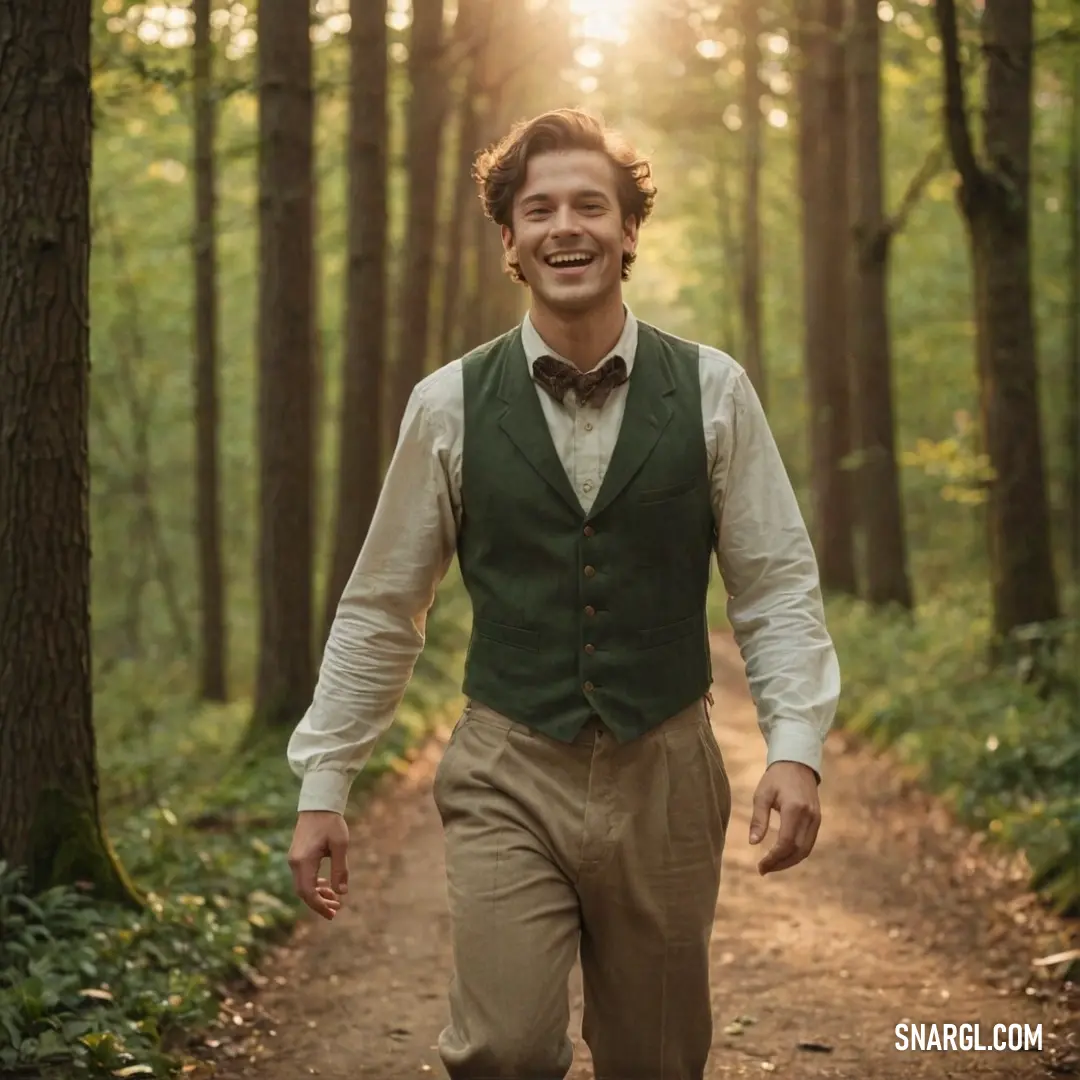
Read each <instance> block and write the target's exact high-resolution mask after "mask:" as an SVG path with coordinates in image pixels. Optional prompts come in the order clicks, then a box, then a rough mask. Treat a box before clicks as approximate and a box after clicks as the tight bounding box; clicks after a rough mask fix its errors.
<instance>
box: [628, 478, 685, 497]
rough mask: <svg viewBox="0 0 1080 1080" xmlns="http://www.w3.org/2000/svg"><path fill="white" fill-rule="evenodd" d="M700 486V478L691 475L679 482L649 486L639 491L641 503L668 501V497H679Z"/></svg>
mask: <svg viewBox="0 0 1080 1080" xmlns="http://www.w3.org/2000/svg"><path fill="white" fill-rule="evenodd" d="M697 486H698V478H697V477H696V476H691V477H689V478H688V479H686V480H680V481H679V482H678V483H677V484H665V485H664V486H663V487H658V488H649V489H647V490H645V491H642V492H639V493H638V497H637V501H638V502H639V503H658V502H667V500H668V499H677V498H678V497H679V496H680V495H685V494H687V492H690V491H693V490H694V488H696V487H697Z"/></svg>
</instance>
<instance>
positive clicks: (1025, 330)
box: [935, 0, 1058, 654]
mask: <svg viewBox="0 0 1080 1080" xmlns="http://www.w3.org/2000/svg"><path fill="white" fill-rule="evenodd" d="M935 10H936V14H937V18H938V24H939V28H940V32H941V43H942V60H943V64H944V84H945V95H944V124H945V133H946V138H947V142H948V146H949V150H950V153H951V155H952V159H953V164H954V165H955V167H956V171H957V173H958V174H959V176H960V187H959V194H958V199H959V204H960V209H961V211H962V213H963V216H964V221H965V223H966V226H967V232H968V237H969V241H970V248H971V266H972V275H973V278H974V288H975V339H976V344H975V352H976V369H977V374H978V379H979V392H980V421H981V431H982V437H983V440H984V442H985V448H986V453H987V456H988V458H989V461H990V467H991V470H992V472H993V479H992V480H991V481H990V482H989V485H988V514H987V524H988V531H989V550H990V569H991V587H992V596H993V608H994V630H995V632H996V634H997V636H998V639H999V642H998V643H999V646H1000V645H1001V644H1003V639H1004V638H1006V637H1007V635H1009V634H1010V633H1011V632H1012V631H1013V630H1015V629H1017V628H1018V627H1021V626H1024V625H1027V624H1031V623H1040V622H1047V621H1050V620H1053V619H1056V618H1057V615H1058V598H1057V582H1056V579H1055V573H1054V566H1053V560H1052V556H1051V545H1050V519H1049V509H1048V505H1047V495H1046V480H1045V470H1044V465H1043V450H1042V430H1041V418H1040V415H1039V377H1038V361H1037V356H1036V342H1035V326H1034V316H1033V311H1032V301H1031V245H1030V231H1031V227H1030V212H1031V207H1030V185H1031V109H1032V63H1033V51H1032V37H1033V27H1032V23H1033V12H1032V3H1031V0H986V5H985V8H984V10H983V13H982V16H981V19H980V22H981V36H982V52H983V55H984V56H985V63H986V72H985V90H984V94H985V103H984V110H983V142H984V144H985V147H986V152H985V157H984V158H983V159H982V160H980V159H979V157H978V156H976V151H975V147H974V144H973V140H972V137H971V131H970V129H969V127H968V118H967V106H966V100H965V99H966V95H965V90H964V77H963V71H962V69H961V59H960V42H959V33H958V27H957V18H956V5H955V0H939V3H938V5H937V7H936V9H935ZM998 652H999V654H1000V649H999V650H998Z"/></svg>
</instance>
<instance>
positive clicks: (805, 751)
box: [765, 720, 822, 784]
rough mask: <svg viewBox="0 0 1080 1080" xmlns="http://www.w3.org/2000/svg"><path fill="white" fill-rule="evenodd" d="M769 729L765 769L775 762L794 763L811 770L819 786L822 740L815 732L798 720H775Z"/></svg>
mask: <svg viewBox="0 0 1080 1080" xmlns="http://www.w3.org/2000/svg"><path fill="white" fill-rule="evenodd" d="M770 727H771V730H770V731H769V736H768V746H769V752H768V756H767V758H766V762H765V767H766V768H768V767H769V766H770V765H772V764H773V763H774V762H777V761H796V762H798V763H799V764H800V765H806V766H808V767H809V768H811V769H813V770H814V773H815V775H816V776H817V779H818V783H819V784H820V783H821V759H822V739H821V736H820V735H818V733H817V731H816V730H815V729H814V728H812V727H811V726H810V725H809V724H806V723H803V722H802V721H799V720H776V721H774V722H773V723H772V725H770Z"/></svg>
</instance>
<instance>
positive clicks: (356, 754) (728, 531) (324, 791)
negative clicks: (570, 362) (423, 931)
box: [288, 309, 840, 812]
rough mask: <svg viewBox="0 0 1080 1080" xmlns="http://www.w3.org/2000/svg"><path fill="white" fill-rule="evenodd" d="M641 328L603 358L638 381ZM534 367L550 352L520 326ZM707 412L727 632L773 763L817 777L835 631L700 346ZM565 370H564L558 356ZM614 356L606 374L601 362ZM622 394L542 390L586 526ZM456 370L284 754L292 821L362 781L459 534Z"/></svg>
mask: <svg viewBox="0 0 1080 1080" xmlns="http://www.w3.org/2000/svg"><path fill="white" fill-rule="evenodd" d="M637 334H638V324H637V320H636V319H635V317H634V315H633V313H632V312H631V311H629V309H627V312H626V320H625V324H624V327H623V332H622V335H621V337H620V339H619V341H618V343H617V344H616V346H615V347H614V348H613V349H612V350H611V352H610V353H609V354H608V356H611V355H615V354H616V353H617V354H619V355H621V356H622V357H623V358H624V359H625V361H626V365H627V369H628V371H629V372H630V376H631V378H632V377H633V366H634V356H635V352H636V350H637ZM522 343H523V345H524V350H525V356H526V360H527V362H528V363H529V365H530V371H531V366H532V364H533V362H534V361H535V360H536V358H537V357H539V356H541V355H543V354H549V355H557V354H556V353H555V352H554V350H552V349H550V348H548V347H547V346H546V345H545V343H544V342H543V340H542V339H541V338H540V335H539V334H538V333H537V331H536V329H535V327H534V326H533V324H532V321H531V320H530V318H529V317H528V316H526V317H525V318H524V320H523V322H522ZM698 352H699V357H700V379H701V405H702V416H703V420H704V432H705V444H706V450H707V454H708V468H709V475H710V477H711V487H712V499H713V507H714V513H715V517H716V523H717V531H718V543H717V551H716V554H717V565H718V567H719V570H720V573H721V576H722V578H723V581H724V585H725V586H726V589H727V593H728V608H727V614H728V619H729V621H730V623H731V625H732V629H733V631H734V633H735V638H736V641H737V642H738V645H739V648H740V650H741V652H742V656H743V660H744V662H745V664H746V670H747V677H748V680H749V684H750V689H751V692H752V694H753V697H754V700H755V702H756V704H757V710H758V722H759V724H760V727H761V731H762V734H763V735H764V738H765V742H766V748H767V756H766V761H767V764H771V763H772V762H775V761H797V762H802V763H804V764H806V765H809V766H810V767H811V768H812V769H814V770H815V771H816V772H817V773H818V775H819V776H820V772H821V758H822V746H823V744H824V741H825V737H826V735H827V733H828V731H829V728H830V727H831V725H832V722H833V717H834V715H835V711H836V704H837V701H838V698H839V690H840V673H839V665H838V662H837V657H836V653H835V650H834V648H833V643H832V640H831V638H830V636H829V634H828V632H827V630H826V627H825V621H824V611H823V606H822V601H821V594H820V589H819V580H818V569H817V562H816V559H815V556H814V552H813V549H812V547H811V544H810V538H809V535H808V533H807V529H806V527H805V525H804V522H803V518H802V514H801V512H800V509H799V506H798V503H797V501H796V498H795V493H794V491H793V490H792V486H791V483H790V481H789V479H788V476H787V473H786V471H785V469H784V466H783V462H782V461H781V458H780V453H779V450H778V449H777V446H776V443H775V441H774V439H773V436H772V433H771V431H770V429H769V426H768V424H767V423H766V419H765V414H764V412H763V410H762V407H761V404H760V401H759V399H758V397H757V394H756V393H755V392H754V389H753V387H752V385H751V383H750V380H749V379H748V377H747V375H746V372H745V371H744V370H743V369H742V368H741V367H740V366H739V365H738V364H737V363H735V361H734V360H732V359H731V357H729V356H727V355H726V354H725V353H722V352H720V351H718V350H716V349H712V348H709V347H708V346H705V345H699V346H698ZM560 359H562V358H561V357H560ZM606 359H607V356H605V357H603V358H602V359H601V360H600V363H603V361H604V360H606ZM627 385H628V384H627V383H624V384H622V385H621V386H618V387H616V388H615V390H614V391H613V392H612V393H611V394H610V395H609V397H608V398H607V400H606V401H605V402H604V403H603V405H602V406H601V407H600V408H596V407H595V406H593V405H588V406H579V405H578V404H577V402H576V401H575V399H574V395H573V391H571V392H570V393H569V394H568V395H567V399H566V402H565V403H563V404H559V403H558V402H556V401H555V400H554V399H553V398H552V397H551V396H550V395H549V394H548V393H546V392H545V391H544V390H543V389H542V388H541V387H540V386H537V387H536V392H537V394H538V395H539V398H540V403H541V405H542V407H543V410H544V415H545V417H546V418H547V422H548V426H549V428H550V431H551V438H552V440H553V442H554V444H555V449H556V450H557V452H558V455H559V457H560V459H561V460H562V463H563V465H564V467H565V469H566V474H567V476H568V478H569V479H570V482H571V484H572V485H573V488H574V490H575V491H576V492H577V494H578V497H579V499H580V500H581V506H582V511H583V512H584V513H587V512H588V510H589V508H590V507H591V505H592V502H593V499H594V498H595V497H596V493H597V492H598V491H599V489H600V485H601V483H602V482H603V479H604V474H605V472H606V471H607V468H608V465H609V463H610V462H611V455H612V451H613V450H614V448H615V441H616V439H617V438H618V434H619V428H620V425H621V423H622V419H623V412H624V410H625V406H626V393H627ZM463 401H464V393H463V385H462V367H461V360H460V359H458V360H454V361H453V362H451V363H449V364H447V365H446V366H445V367H442V368H440V369H439V370H438V371H436V372H434V373H433V374H431V375H429V376H427V377H426V378H425V379H423V380H422V381H421V382H420V383H418V384H417V386H416V387H415V389H414V390H413V392H412V395H411V397H410V398H409V403H408V407H407V408H406V410H405V415H404V417H403V419H402V423H401V429H400V434H399V437H398V442H397V447H396V449H395V452H394V455H393V457H392V459H391V462H390V465H389V468H388V469H387V473H386V478H385V480H384V482H383V487H382V491H381V493H380V497H379V501H378V505H377V508H376V510H375V514H374V517H373V519H372V522H371V527H370V529H369V531H368V535H367V539H366V540H365V542H364V546H363V549H362V550H361V552H360V554H359V558H358V559H357V562H356V566H355V568H354V569H353V572H352V576H351V577H350V579H349V582H348V585H347V586H346V588H345V591H344V593H343V595H342V597H341V601H340V604H339V606H338V610H337V615H336V617H335V619H334V622H333V625H332V627H331V630H330V635H329V639H328V641H327V644H326V649H325V652H324V654H323V659H322V665H321V668H320V672H319V679H318V684H317V685H316V688H315V693H314V697H313V700H312V703H311V705H310V707H309V708H308V710H307V713H306V714H305V715H304V717H303V719H302V720H301V721H300V723H299V724H298V725H297V727H296V730H295V732H294V733H293V735H292V738H291V739H290V741H289V747H288V761H289V766H290V768H291V769H292V771H293V772H294V773H295V774H296V776H297V777H299V778H301V781H302V784H301V791H300V801H299V807H298V808H299V810H334V811H338V812H342V811H343V810H344V808H345V805H346V802H347V799H348V795H349V791H350V789H351V787H352V783H353V780H354V779H355V777H356V774H357V773H358V772H359V771H360V769H361V768H363V766H364V764H365V763H366V762H367V760H368V758H369V757H370V755H371V751H372V748H373V746H374V744H375V742H376V740H377V739H378V738H379V736H380V735H381V734H382V733H383V732H384V731H386V729H387V728H388V727H389V726H390V724H391V723H392V722H393V718H394V713H395V711H396V709H397V707H398V705H399V704H400V702H401V699H402V697H403V696H404V693H405V688H406V685H407V684H408V681H409V679H410V677H411V676H412V672H413V668H414V666H415V663H416V660H417V657H418V656H419V653H420V650H421V649H422V647H423V645H424V630H425V623H426V619H427V614H428V611H429V609H430V607H431V605H432V603H433V601H434V597H435V591H436V589H437V587H438V585H439V583H440V582H441V580H442V579H443V577H444V575H445V574H446V572H447V570H448V569H449V568H450V565H451V563H452V562H453V559H454V556H455V553H456V548H457V529H458V526H459V524H460V520H461V517H460V515H461V456H462V436H463V433H464V432H463V427H464V415H463V414H464V407H463Z"/></svg>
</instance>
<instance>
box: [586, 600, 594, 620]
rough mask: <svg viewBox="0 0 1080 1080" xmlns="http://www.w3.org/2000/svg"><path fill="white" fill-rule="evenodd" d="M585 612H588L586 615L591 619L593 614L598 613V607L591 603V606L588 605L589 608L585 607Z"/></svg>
mask: <svg viewBox="0 0 1080 1080" xmlns="http://www.w3.org/2000/svg"><path fill="white" fill-rule="evenodd" d="M585 614H586V615H588V616H589V618H590V619H591V618H592V617H593V616H594V615H595V614H596V608H594V607H593V606H592V604H590V605H589V606H588V607H587V608H586V609H585Z"/></svg>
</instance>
